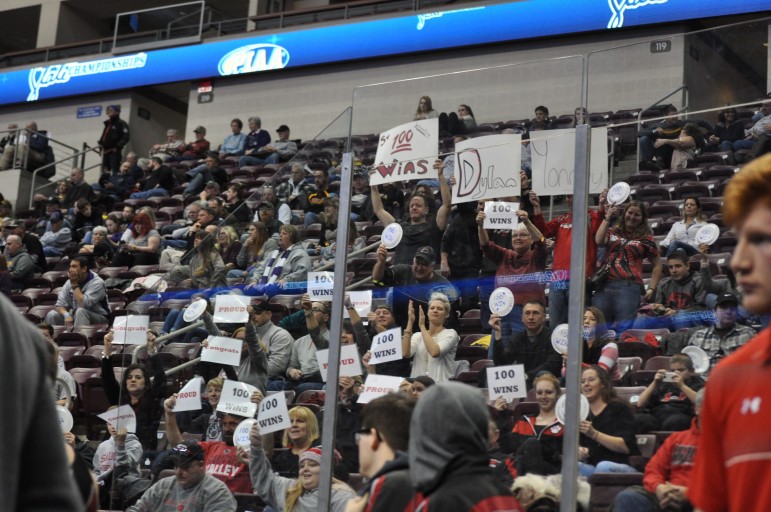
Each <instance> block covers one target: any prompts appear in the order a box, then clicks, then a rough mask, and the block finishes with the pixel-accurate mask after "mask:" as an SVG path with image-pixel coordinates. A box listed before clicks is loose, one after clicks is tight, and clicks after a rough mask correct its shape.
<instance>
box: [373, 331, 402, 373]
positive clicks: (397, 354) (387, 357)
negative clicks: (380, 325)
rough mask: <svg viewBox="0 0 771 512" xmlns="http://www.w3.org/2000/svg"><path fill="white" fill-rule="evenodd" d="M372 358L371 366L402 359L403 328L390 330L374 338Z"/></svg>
mask: <svg viewBox="0 0 771 512" xmlns="http://www.w3.org/2000/svg"><path fill="white" fill-rule="evenodd" d="M371 352H372V357H371V358H370V360H369V364H380V363H387V362H389V361H398V360H400V359H402V328H401V327H397V328H395V329H389V330H387V331H384V332H381V333H380V334H378V335H376V336H375V337H374V338H372V348H371Z"/></svg>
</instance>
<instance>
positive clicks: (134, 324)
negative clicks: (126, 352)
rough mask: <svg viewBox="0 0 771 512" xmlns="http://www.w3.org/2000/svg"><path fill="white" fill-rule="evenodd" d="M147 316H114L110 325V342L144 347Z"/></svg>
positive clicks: (148, 318)
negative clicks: (113, 320)
mask: <svg viewBox="0 0 771 512" xmlns="http://www.w3.org/2000/svg"><path fill="white" fill-rule="evenodd" d="M148 325H150V317H149V316H147V315H126V316H116V317H115V322H113V325H112V330H113V334H112V342H113V343H123V344H125V345H144V344H145V343H147V326H148Z"/></svg>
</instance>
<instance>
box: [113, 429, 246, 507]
mask: <svg viewBox="0 0 771 512" xmlns="http://www.w3.org/2000/svg"><path fill="white" fill-rule="evenodd" d="M170 459H171V461H172V462H173V463H174V467H175V475H174V476H172V477H169V478H163V479H161V480H158V481H157V482H156V483H155V485H153V486H152V487H150V488H149V489H148V490H147V491H146V492H145V493H144V494H143V495H142V498H141V499H140V500H139V501H138V502H137V504H136V505H134V506H133V507H131V508H129V509H128V511H129V512H173V511H175V510H186V511H188V512H207V511H209V510H217V511H222V512H235V510H236V500H235V498H234V497H233V494H231V492H230V491H229V490H228V487H227V486H226V485H225V484H224V483H222V482H221V481H220V480H218V479H217V478H215V477H213V476H212V475H210V474H208V473H207V472H206V466H207V464H206V463H205V460H204V451H203V449H202V448H201V446H200V444H199V443H196V442H195V441H185V442H183V443H180V444H178V445H177V446H176V447H175V448H174V449H173V450H172V456H171V457H170Z"/></svg>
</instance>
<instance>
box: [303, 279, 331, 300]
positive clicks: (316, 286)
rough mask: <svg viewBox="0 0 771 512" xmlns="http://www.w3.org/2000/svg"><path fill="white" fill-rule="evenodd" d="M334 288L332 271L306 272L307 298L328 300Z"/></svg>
mask: <svg viewBox="0 0 771 512" xmlns="http://www.w3.org/2000/svg"><path fill="white" fill-rule="evenodd" d="M334 290H335V273H334V272H308V299H309V300H312V301H313V300H319V301H325V302H326V301H330V300H332V293H333V292H334Z"/></svg>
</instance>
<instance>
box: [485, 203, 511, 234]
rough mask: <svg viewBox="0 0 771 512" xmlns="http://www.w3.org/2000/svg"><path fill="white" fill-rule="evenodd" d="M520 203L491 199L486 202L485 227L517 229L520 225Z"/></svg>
mask: <svg viewBox="0 0 771 512" xmlns="http://www.w3.org/2000/svg"><path fill="white" fill-rule="evenodd" d="M518 210H519V203H506V202H503V201H490V202H487V203H485V221H484V224H483V225H482V227H483V228H485V229H516V228H517V226H518V225H519V217H517V211H518Z"/></svg>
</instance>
